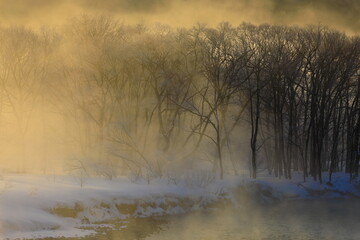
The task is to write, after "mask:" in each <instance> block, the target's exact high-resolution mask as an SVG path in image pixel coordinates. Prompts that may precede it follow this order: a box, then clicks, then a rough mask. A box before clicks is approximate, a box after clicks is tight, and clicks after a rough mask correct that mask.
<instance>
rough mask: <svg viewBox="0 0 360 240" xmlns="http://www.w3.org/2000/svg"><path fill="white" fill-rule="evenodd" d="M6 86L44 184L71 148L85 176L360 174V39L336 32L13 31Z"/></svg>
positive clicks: (21, 140)
mask: <svg viewBox="0 0 360 240" xmlns="http://www.w3.org/2000/svg"><path fill="white" fill-rule="evenodd" d="M0 83H1V92H0V94H1V96H0V105H1V106H0V119H1V121H0V122H1V124H0V128H4V129H5V130H2V132H4V131H5V132H6V131H9V132H8V133H9V134H10V133H11V135H16V134H17V135H16V136H18V138H16V142H15V143H16V146H18V148H17V149H18V150H17V151H16V154H18V155H16V157H17V159H18V160H17V165H16V166H17V167H16V170H17V171H20V172H21V171H26V168H27V167H26V166H28V165H29V164H31V163H27V156H28V154H27V153H28V152H29V151H30V150H29V149H30V148H32V147H31V144H30V145H29V140H30V142H31V138H32V136H33V135H37V136H41V137H40V138H41V141H39V149H41V151H40V152H41V154H40V155H39V156H41V157H42V158H43V162H42V164H41V167H42V168H44V169H45V170H44V171H46V168H47V169H49V168H51V166H49V165H51V163H49V162H47V161H48V160H47V159H50V158H52V156H51V154H54V153H55V151H54V152H51V151H53V150H49V149H58V151H66V152H67V157H68V161H66V162H65V163H64V168H65V169H67V170H69V171H77V172H78V173H79V174H81V175H82V176H83V175H101V176H105V177H108V178H110V179H111V178H113V177H115V176H118V175H124V174H128V175H129V176H131V177H132V178H135V179H139V178H144V179H147V180H148V181H150V180H151V179H152V178H157V177H167V178H168V179H170V180H172V181H175V182H176V181H177V180H176V177H177V176H179V175H181V174H182V173H185V172H186V171H187V169H196V168H198V167H199V166H200V168H201V166H202V165H204V164H205V165H206V166H211V167H210V168H211V173H206V174H204V172H202V173H201V176H200V175H199V176H196V177H197V178H199V179H198V181H200V182H201V181H203V182H206V181H209V179H212V178H213V175H211V174H212V173H214V174H216V176H217V177H219V178H221V179H222V178H223V177H224V175H225V174H235V175H236V174H239V173H241V172H242V171H243V170H244V169H245V170H250V174H251V176H252V177H253V178H256V177H257V173H258V172H260V171H268V172H269V173H271V174H274V175H275V176H276V177H285V178H291V176H292V173H293V172H294V171H299V172H302V173H303V176H304V180H305V179H306V178H307V177H313V178H314V179H315V180H319V181H320V182H322V181H323V180H324V179H323V176H322V173H323V172H329V175H328V176H329V179H326V180H327V181H330V182H331V176H332V173H334V172H346V173H348V174H349V177H350V179H354V178H356V177H357V176H358V174H359V161H360V38H359V37H358V36H347V35H345V34H344V33H341V32H339V31H336V30H333V29H330V28H327V27H325V26H308V27H292V26H273V25H260V26H255V25H252V24H247V23H244V24H241V25H239V26H237V27H234V26H231V25H230V24H228V23H221V24H220V25H219V26H218V27H217V28H210V27H207V26H204V25H201V24H199V25H197V26H194V27H193V28H189V29H185V28H184V29H181V28H180V29H173V28H171V27H169V26H163V25H160V24H159V25H156V26H151V27H150V26H146V25H132V26H129V25H125V24H122V23H119V22H117V21H115V20H113V19H110V18H107V17H105V16H97V17H89V16H83V17H79V18H77V19H73V20H72V21H71V23H69V24H68V25H65V26H61V27H59V28H58V29H42V30H32V29H28V28H24V27H3V28H1V29H0ZM9 126H12V128H11V129H13V130H6V129H9ZM34 126H37V127H34ZM32 129H33V130H32ZM34 129H35V130H34ZM31 132H32V133H31ZM54 132H57V134H58V135H56V136H55V135H54ZM15 133H16V134H15ZM31 134H33V135H31ZM5 135H6V134H5ZM60 135H61V137H59V136H60ZM51 136H53V137H51ZM54 136H55V137H54ZM59 138H61V141H60V140H59ZM54 139H57V140H56V144H54V143H52V141H54ZM51 144H52V147H50V146H49V145H51ZM60 145H61V146H60ZM64 146H66V147H64ZM64 149H66V150H64ZM200 178H201V179H200Z"/></svg>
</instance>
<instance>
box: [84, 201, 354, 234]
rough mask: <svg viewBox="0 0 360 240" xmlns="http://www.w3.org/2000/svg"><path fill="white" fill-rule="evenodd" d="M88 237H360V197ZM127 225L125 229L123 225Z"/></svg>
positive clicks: (246, 208) (133, 224)
mask: <svg viewBox="0 0 360 240" xmlns="http://www.w3.org/2000/svg"><path fill="white" fill-rule="evenodd" d="M113 224H115V225H114V226H115V228H116V229H118V230H116V229H113V230H110V229H107V228H104V229H98V232H99V234H98V235H96V236H91V237H87V238H86V239H99V240H101V239H111V240H112V239H125V240H130V239H144V240H165V239H166V240H169V239H180V240H182V239H184V240H185V239H186V240H187V239H193V240H196V239H199V240H200V239H201V240H212V239H214V240H215V239H216V240H222V239H244V240H252V239H254V240H258V239H261V240H262V239H264V240H265V239H269V240H282V239H294V240H300V239H301V240H302V239H314V240H317V239H326V240H331V239H334V240H335V239H336V240H337V239H341V240H342V239H345V240H346V239H354V240H355V239H360V200H359V199H351V200H301V201H288V202H283V203H278V204H271V205H265V206H264V205H242V206H241V207H238V208H233V207H228V208H226V209H224V208H221V209H212V210H208V211H202V212H196V213H190V214H185V215H182V216H173V217H159V218H145V219H130V220H127V221H125V222H121V221H120V222H113ZM124 226H125V228H124Z"/></svg>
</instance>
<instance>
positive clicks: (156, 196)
mask: <svg viewBox="0 0 360 240" xmlns="http://www.w3.org/2000/svg"><path fill="white" fill-rule="evenodd" d="M243 196H246V199H250V200H251V201H259V202H261V203H271V202H273V201H280V200H284V199H313V198H344V197H346V198H347V197H360V188H359V182H358V181H353V182H352V183H349V181H348V176H345V175H344V174H335V175H334V177H333V183H332V185H331V186H330V185H327V184H322V185H320V184H319V183H317V182H314V181H312V180H311V179H310V178H309V179H308V181H307V182H305V183H304V182H303V181H302V178H301V176H300V175H298V176H297V175H296V174H295V177H294V178H293V179H292V180H285V179H276V178H274V177H271V176H260V177H259V178H258V179H256V180H253V179H250V178H248V177H245V176H242V177H227V178H226V179H225V180H222V181H220V180H219V181H214V182H212V183H211V184H209V185H207V186H206V187H195V186H189V185H186V184H181V182H180V183H178V184H177V185H175V184H174V183H169V182H168V180H166V179H163V180H156V181H153V182H152V183H151V184H146V183H132V182H130V181H129V180H128V179H126V178H119V179H115V180H112V181H110V180H104V179H86V181H85V184H84V186H83V187H82V188H81V187H80V184H79V182H78V181H77V179H76V178H73V177H68V176H37V175H15V174H14V175H10V174H8V175H3V176H2V177H1V179H0V238H11V239H14V238H41V237H59V236H86V235H89V234H92V233H93V230H84V229H82V228H83V227H87V226H89V225H91V224H94V223H98V222H104V221H107V220H111V219H125V218H127V217H148V216H154V215H156V216H159V215H169V214H180V213H184V212H188V211H192V210H197V209H202V208H207V207H213V206H215V204H216V203H219V202H222V203H225V204H234V205H236V204H241V201H242V200H243V198H241V197H243ZM241 199H242V200H241Z"/></svg>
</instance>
